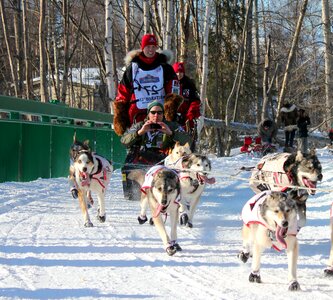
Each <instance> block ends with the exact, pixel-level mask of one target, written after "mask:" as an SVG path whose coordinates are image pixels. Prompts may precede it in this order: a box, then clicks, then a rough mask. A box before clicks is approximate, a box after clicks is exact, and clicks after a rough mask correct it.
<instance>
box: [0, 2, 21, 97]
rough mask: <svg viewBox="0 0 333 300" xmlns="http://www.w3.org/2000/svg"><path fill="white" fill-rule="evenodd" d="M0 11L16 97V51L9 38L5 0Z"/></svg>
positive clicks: (0, 5)
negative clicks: (14, 54) (14, 56)
mask: <svg viewBox="0 0 333 300" xmlns="http://www.w3.org/2000/svg"><path fill="white" fill-rule="evenodd" d="M0 13H1V22H2V28H3V34H4V40H5V43H6V48H7V55H8V62H9V67H10V73H11V77H12V83H13V87H14V93H15V97H18V86H17V75H16V70H15V63H14V59H13V53H14V52H13V47H12V45H11V43H10V40H9V32H8V25H7V24H8V21H7V16H6V11H5V5H4V0H0Z"/></svg>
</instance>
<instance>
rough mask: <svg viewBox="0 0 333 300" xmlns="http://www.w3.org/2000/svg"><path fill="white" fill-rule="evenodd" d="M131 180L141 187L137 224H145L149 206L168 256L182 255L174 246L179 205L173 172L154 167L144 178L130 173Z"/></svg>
mask: <svg viewBox="0 0 333 300" xmlns="http://www.w3.org/2000/svg"><path fill="white" fill-rule="evenodd" d="M128 176H129V178H130V179H131V180H135V181H137V182H138V183H139V184H140V185H141V191H142V193H141V202H140V205H141V211H140V215H139V217H138V221H139V223H140V224H144V223H145V222H146V221H147V220H148V219H147V215H146V213H147V209H148V205H149V207H150V210H151V214H152V216H153V217H152V220H153V222H154V225H155V227H156V229H157V231H158V233H159V235H160V237H161V239H162V241H163V244H164V247H165V250H166V252H167V254H168V255H170V256H171V255H174V254H175V253H176V252H177V251H181V250H182V249H181V247H180V246H179V244H178V243H177V222H178V209H179V201H180V184H179V178H178V175H177V173H176V172H175V171H173V170H171V169H168V168H166V167H165V166H161V165H158V166H154V167H152V168H150V169H149V170H148V172H147V173H146V174H144V171H143V170H133V171H131V172H130V173H129V175H128ZM163 214H164V215H166V216H168V217H169V218H170V223H171V232H170V236H169V235H168V233H167V232H166V229H165V225H164V222H163V220H162V215H163Z"/></svg>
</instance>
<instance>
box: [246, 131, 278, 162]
mask: <svg viewBox="0 0 333 300" xmlns="http://www.w3.org/2000/svg"><path fill="white" fill-rule="evenodd" d="M276 150H277V149H276V147H275V146H274V145H273V144H270V143H263V142H262V141H261V137H260V136H255V137H251V136H246V137H245V138H244V144H243V146H242V147H241V148H240V152H241V153H246V154H248V155H252V156H254V157H263V156H265V155H267V154H270V153H274V152H276Z"/></svg>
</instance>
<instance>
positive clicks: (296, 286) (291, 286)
mask: <svg viewBox="0 0 333 300" xmlns="http://www.w3.org/2000/svg"><path fill="white" fill-rule="evenodd" d="M300 289H301V287H300V285H299V283H298V282H297V281H296V280H294V281H292V282H290V284H289V287H288V290H289V291H299V290H300Z"/></svg>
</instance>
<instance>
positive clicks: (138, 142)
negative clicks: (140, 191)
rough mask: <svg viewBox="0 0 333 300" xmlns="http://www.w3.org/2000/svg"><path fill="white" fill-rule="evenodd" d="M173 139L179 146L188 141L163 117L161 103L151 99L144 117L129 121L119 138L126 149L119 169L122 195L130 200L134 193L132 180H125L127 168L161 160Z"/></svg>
mask: <svg viewBox="0 0 333 300" xmlns="http://www.w3.org/2000/svg"><path fill="white" fill-rule="evenodd" d="M177 141H178V142H180V144H182V145H184V144H186V143H187V142H188V143H191V142H192V141H191V137H190V136H189V135H188V134H187V133H186V132H185V131H184V129H183V128H182V127H181V126H180V125H179V124H178V123H176V122H169V121H166V120H165V118H164V107H163V105H162V104H161V103H160V102H158V101H153V102H152V103H150V104H149V106H148V116H147V117H146V119H145V120H143V121H141V122H138V123H135V124H133V125H132V126H131V128H129V129H127V130H126V132H125V133H124V134H123V136H122V137H121V142H122V143H123V145H125V146H126V147H127V148H128V154H127V157H126V159H125V166H124V168H123V169H122V174H123V180H124V181H123V189H124V196H125V198H129V199H132V198H133V194H135V192H133V189H132V187H133V182H132V181H131V180H129V179H127V173H128V172H129V170H131V169H133V168H142V165H153V164H157V163H159V162H161V161H163V160H164V158H165V157H166V156H167V155H168V152H169V150H170V149H171V148H172V147H173V146H174V145H175V143H176V142H177ZM136 189H137V188H136ZM134 197H135V196H134Z"/></svg>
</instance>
